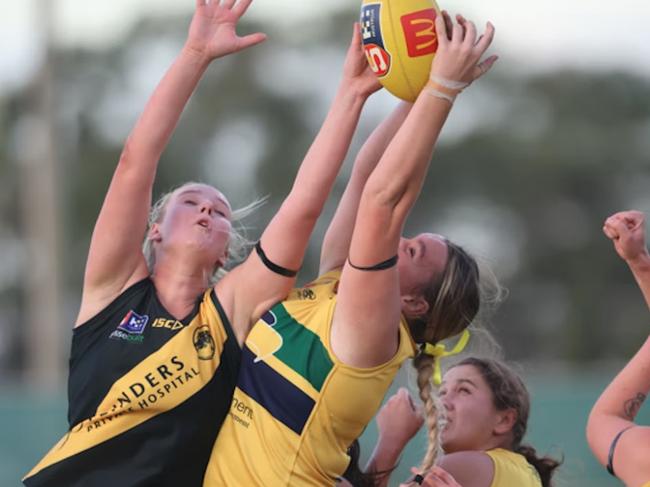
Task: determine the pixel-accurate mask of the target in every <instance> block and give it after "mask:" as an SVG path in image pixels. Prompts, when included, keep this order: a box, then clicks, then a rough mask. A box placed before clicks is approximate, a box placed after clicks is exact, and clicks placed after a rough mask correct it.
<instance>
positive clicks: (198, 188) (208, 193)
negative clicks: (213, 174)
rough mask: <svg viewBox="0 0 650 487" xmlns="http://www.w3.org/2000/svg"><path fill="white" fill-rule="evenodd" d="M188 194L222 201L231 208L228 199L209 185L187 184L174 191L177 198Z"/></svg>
mask: <svg viewBox="0 0 650 487" xmlns="http://www.w3.org/2000/svg"><path fill="white" fill-rule="evenodd" d="M188 194H195V195H199V196H204V197H206V198H209V199H211V200H215V201H220V202H221V203H223V204H225V205H226V206H227V207H228V208H230V203H229V202H228V199H226V197H225V196H224V195H223V193H222V192H221V191H219V190H218V189H217V188H214V187H212V186H210V185H208V184H200V183H192V184H186V185H184V186H181V187H180V188H178V189H177V190H175V191H174V196H176V197H179V196H184V195H188Z"/></svg>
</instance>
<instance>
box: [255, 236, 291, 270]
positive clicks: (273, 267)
mask: <svg viewBox="0 0 650 487" xmlns="http://www.w3.org/2000/svg"><path fill="white" fill-rule="evenodd" d="M255 251H256V252H257V255H258V256H259V258H260V260H261V261H262V263H263V264H264V265H265V266H266V268H267V269H268V270H270V271H271V272H275V273H276V274H280V275H281V276H284V277H296V274H298V271H292V270H291V269H287V268H285V267H282V266H279V265H278V264H275V263H274V262H271V260H269V258H268V257H267V256H266V254H265V253H264V251H263V250H262V244H261V243H260V241H259V240H258V241H257V243H256V244H255Z"/></svg>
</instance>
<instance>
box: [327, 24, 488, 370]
mask: <svg viewBox="0 0 650 487" xmlns="http://www.w3.org/2000/svg"><path fill="white" fill-rule="evenodd" d="M436 32H437V37H438V41H439V47H438V52H437V54H436V56H435V58H434V61H433V65H432V69H431V75H432V78H433V79H437V80H439V81H442V82H443V83H446V84H448V85H453V86H457V85H456V84H457V83H469V82H471V81H473V80H475V79H476V78H478V77H479V76H481V75H482V74H483V73H484V72H486V71H487V70H488V69H489V67H490V66H491V63H492V62H493V61H494V58H489V59H488V60H486V61H484V62H483V63H479V61H480V58H481V56H482V55H483V53H484V52H485V50H486V49H487V48H488V46H489V45H490V43H491V41H492V37H493V32H494V30H493V27H492V25H491V24H488V29H487V31H486V34H485V35H484V36H483V37H482V38H481V39H480V40H478V41H477V36H476V28H475V27H474V25H473V24H472V23H465V22H462V24H456V25H454V27H453V32H452V34H451V36H450V38H449V39H448V37H447V29H446V26H445V22H444V20H443V17H442V16H438V17H437V19H436ZM444 90H445V88H442V87H440V85H439V84H436V85H433V86H430V87H427V88H425V89H424V90H423V91H422V93H420V95H419V96H418V98H417V100H416V101H415V104H414V106H413V108H412V109H411V112H410V113H409V115H408V116H407V118H406V120H405V121H404V123H403V124H402V126H401V127H400V129H399V130H398V132H397V134H396V135H395V137H394V138H393V140H392V141H391V143H390V144H389V146H388V148H387V149H386V151H385V153H384V155H383V156H382V158H381V160H380V161H379V164H378V165H377V167H376V168H375V170H374V171H373V172H372V174H371V176H370V177H369V179H368V181H367V183H366V185H365V188H364V190H363V194H362V197H361V202H360V204H359V211H358V214H357V218H356V223H355V227H354V233H353V236H352V242H351V246H350V253H349V260H348V263H346V265H345V266H344V268H343V274H342V276H341V283H340V286H339V293H338V296H339V297H338V302H337V307H336V311H335V316H334V326H333V330H332V346H333V348H334V351H335V353H336V355H337V357H338V358H339V359H341V360H342V361H344V362H345V363H347V364H349V365H353V366H357V367H373V366H376V365H379V364H381V363H383V362H385V361H387V360H389V359H390V358H391V357H392V356H393V355H394V353H395V351H396V349H397V343H398V342H397V340H398V333H397V328H398V326H399V322H400V315H401V299H400V283H399V276H398V272H397V268H396V267H395V266H393V267H390V268H388V269H385V270H382V271H378V272H368V271H363V270H359V269H358V268H359V267H366V268H367V267H372V266H376V265H377V264H379V263H382V262H385V261H388V260H389V259H391V258H393V257H394V256H396V255H397V254H398V246H399V243H400V237H401V234H402V229H403V226H404V222H405V220H406V217H407V215H408V213H409V211H410V210H411V207H412V206H413V204H414V203H415V200H416V199H417V196H418V194H419V193H420V190H421V188H422V184H423V181H424V177H425V175H426V172H427V169H428V166H429V163H430V160H431V156H432V153H433V148H434V146H435V143H436V141H437V139H438V135H439V133H440V130H441V129H442V126H443V124H444V122H445V120H446V118H447V115H448V114H449V111H450V109H451V103H450V101H452V100H453V97H452V96H450V95H447V94H446V93H444ZM350 263H352V264H354V266H356V267H357V268H354V267H352V266H351V265H350Z"/></svg>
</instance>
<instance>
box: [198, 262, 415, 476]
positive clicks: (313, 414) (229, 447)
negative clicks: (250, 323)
mask: <svg viewBox="0 0 650 487" xmlns="http://www.w3.org/2000/svg"><path fill="white" fill-rule="evenodd" d="M339 275H340V273H339V272H332V273H328V274H325V275H324V276H322V277H320V278H319V279H318V280H316V281H314V282H313V283H311V284H309V285H307V286H305V287H303V288H299V289H295V290H293V291H292V292H291V294H290V296H289V297H288V298H287V300H286V301H284V302H282V303H279V304H277V305H276V306H274V307H273V308H272V309H271V310H269V311H268V312H267V313H265V314H264V315H263V316H262V318H261V319H260V320H259V321H258V322H257V323H256V324H255V326H254V327H253V329H252V331H251V333H250V334H249V336H248V338H247V340H246V344H245V347H244V349H243V354H242V364H241V369H240V373H239V379H238V382H237V388H236V389H235V394H234V397H233V400H232V404H231V407H230V414H229V416H228V417H227V418H226V420H225V421H224V424H223V427H222V430H221V432H220V434H219V437H218V439H217V442H216V445H215V448H214V450H213V452H212V456H211V458H210V463H209V465H208V470H207V473H206V477H205V481H204V486H208V487H215V486H228V487H237V486H246V487H251V486H274V487H281V486H296V485H300V486H301V487H302V486H305V487H307V486H324V485H328V486H331V485H333V484H334V482H335V480H336V478H337V477H338V476H340V475H341V474H342V473H343V472H344V471H345V469H346V468H347V466H348V463H349V460H350V459H349V457H348V455H347V448H348V446H350V444H351V443H352V441H353V440H354V439H356V438H358V437H359V436H360V435H361V433H362V432H363V430H364V428H365V427H366V425H367V424H368V423H369V422H370V420H371V419H372V418H373V416H374V415H375V413H376V412H377V410H378V408H379V406H380V405H381V401H382V399H383V397H384V395H385V393H386V391H387V390H388V388H389V386H390V384H391V382H392V381H393V378H394V376H395V374H396V373H397V371H398V370H399V367H400V365H401V364H402V362H403V361H404V360H406V359H407V358H408V357H410V356H413V355H414V353H415V344H414V343H413V341H412V340H411V338H410V336H409V333H408V331H407V328H406V325H405V323H402V324H401V326H400V331H399V334H400V337H399V341H400V344H399V349H398V351H397V353H396V354H395V356H394V357H393V358H392V359H391V360H390V361H389V362H388V363H386V364H383V365H381V366H378V367H374V368H369V369H358V368H354V367H349V366H347V365H345V364H343V363H341V362H340V361H339V360H337V358H336V357H335V355H334V353H333V352H332V348H331V345H330V332H331V324H332V316H333V312H334V307H335V305H336V291H337V288H338V279H339Z"/></svg>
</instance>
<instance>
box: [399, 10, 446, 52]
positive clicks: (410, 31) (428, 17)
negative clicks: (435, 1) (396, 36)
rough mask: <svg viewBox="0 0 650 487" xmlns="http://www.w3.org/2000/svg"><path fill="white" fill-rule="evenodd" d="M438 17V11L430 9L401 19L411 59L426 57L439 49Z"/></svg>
mask: <svg viewBox="0 0 650 487" xmlns="http://www.w3.org/2000/svg"><path fill="white" fill-rule="evenodd" d="M436 15H437V14H436V11H435V10H434V9H432V8H430V9H427V10H420V11H419V12H413V13H410V14H408V15H404V16H403V17H402V18H401V21H402V30H403V31H404V40H405V41H406V47H407V49H408V53H409V56H410V57H419V56H426V55H427V54H433V53H434V52H436V50H437V49H438V36H437V35H436V25H435V21H436Z"/></svg>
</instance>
